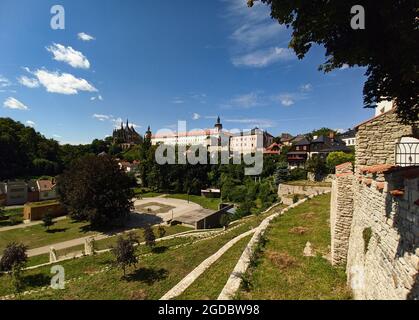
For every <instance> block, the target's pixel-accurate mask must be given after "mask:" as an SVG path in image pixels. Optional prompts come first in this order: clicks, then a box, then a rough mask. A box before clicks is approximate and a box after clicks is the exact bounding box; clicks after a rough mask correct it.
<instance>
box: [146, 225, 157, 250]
mask: <svg viewBox="0 0 419 320" xmlns="http://www.w3.org/2000/svg"><path fill="white" fill-rule="evenodd" d="M144 240H145V244H146V246H148V247H149V248H150V249H152V248H153V247H154V246H155V245H156V236H155V234H154V232H153V229H152V228H151V227H150V226H149V225H147V226H145V227H144Z"/></svg>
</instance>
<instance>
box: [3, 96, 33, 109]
mask: <svg viewBox="0 0 419 320" xmlns="http://www.w3.org/2000/svg"><path fill="white" fill-rule="evenodd" d="M3 106H4V107H5V108H8V109H14V110H29V108H28V106H26V105H24V104H23V103H22V102H20V101H19V100H17V99H15V98H13V97H9V98H7V99H6V100H5V101H4V102H3Z"/></svg>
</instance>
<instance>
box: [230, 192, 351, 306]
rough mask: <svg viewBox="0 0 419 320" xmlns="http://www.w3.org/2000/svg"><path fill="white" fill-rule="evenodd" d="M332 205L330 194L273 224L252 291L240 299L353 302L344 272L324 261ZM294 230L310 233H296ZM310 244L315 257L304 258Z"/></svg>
mask: <svg viewBox="0 0 419 320" xmlns="http://www.w3.org/2000/svg"><path fill="white" fill-rule="evenodd" d="M329 203H330V196H329V195H324V196H320V197H317V198H315V199H313V200H310V201H307V202H306V203H304V204H303V205H301V206H299V207H297V208H295V209H293V210H290V211H289V212H287V213H286V214H285V215H284V216H281V217H279V218H277V219H276V220H275V221H274V222H273V224H272V225H271V226H270V227H269V229H268V231H267V233H266V236H267V239H268V242H267V244H266V247H265V248H264V250H263V252H262V256H261V258H260V260H259V264H258V266H257V267H256V268H255V269H253V270H252V271H253V272H252V273H251V275H250V281H251V286H252V287H251V289H250V292H245V291H241V292H240V293H239V294H238V296H237V298H238V299H252V300H254V299H256V300H258V299H268V300H279V299H292V300H293V299H350V297H351V296H350V293H349V292H348V289H347V287H346V276H345V272H344V270H343V269H340V268H334V267H332V266H331V265H330V263H329V262H328V261H327V260H326V259H324V258H322V255H324V254H326V253H327V252H328V245H329V244H330V232H329V223H328V219H329ZM295 227H304V228H306V229H307V232H306V233H305V234H303V235H300V234H296V233H294V232H292V231H293V230H292V229H293V228H295ZM307 241H310V242H311V243H312V245H313V248H314V250H315V252H316V254H317V256H316V257H304V256H303V250H304V248H305V245H306V243H307ZM281 256H282V257H283V258H282V260H281V258H278V257H281ZM284 257H285V258H284Z"/></svg>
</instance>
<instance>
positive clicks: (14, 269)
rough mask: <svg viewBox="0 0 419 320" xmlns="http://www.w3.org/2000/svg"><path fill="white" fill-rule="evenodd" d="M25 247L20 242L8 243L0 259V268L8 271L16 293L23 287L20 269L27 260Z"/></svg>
mask: <svg viewBox="0 0 419 320" xmlns="http://www.w3.org/2000/svg"><path fill="white" fill-rule="evenodd" d="M26 250H27V247H26V246H25V245H23V244H20V243H15V242H12V243H9V244H8V245H7V246H6V248H5V249H4V252H3V256H2V257H1V259H0V270H1V271H4V272H10V275H11V277H12V282H13V286H14V288H15V291H16V293H20V292H21V291H22V289H23V280H22V270H23V268H24V267H25V265H26V262H27V261H28V256H27V254H26Z"/></svg>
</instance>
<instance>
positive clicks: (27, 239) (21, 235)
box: [0, 219, 97, 252]
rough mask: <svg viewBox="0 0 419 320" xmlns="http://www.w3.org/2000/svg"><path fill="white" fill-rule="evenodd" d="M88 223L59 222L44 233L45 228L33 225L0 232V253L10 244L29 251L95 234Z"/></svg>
mask: <svg viewBox="0 0 419 320" xmlns="http://www.w3.org/2000/svg"><path fill="white" fill-rule="evenodd" d="M88 226H89V223H88V222H74V221H72V220H71V219H64V220H59V221H57V222H56V224H55V225H54V226H53V227H51V228H50V232H46V230H45V228H44V227H43V226H42V224H40V225H35V226H31V227H26V228H20V229H14V230H9V231H2V232H0V252H2V251H3V250H4V248H5V247H6V245H7V244H8V243H10V242H19V243H23V244H25V245H26V246H28V248H29V249H33V248H38V247H42V246H46V245H48V244H52V243H57V242H62V241H67V240H71V239H76V238H81V237H85V236H88V235H93V234H96V233H97V232H95V231H90V230H89V228H88Z"/></svg>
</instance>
